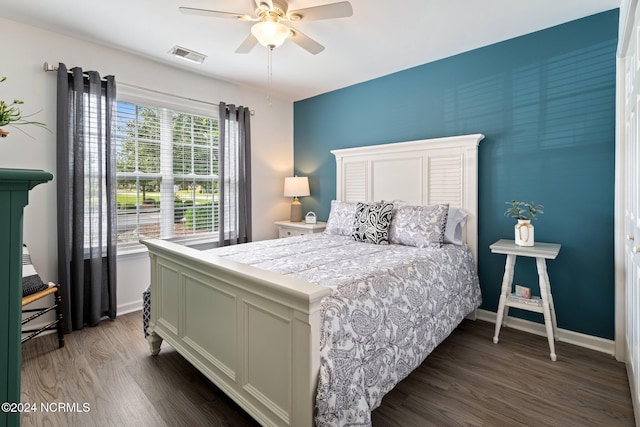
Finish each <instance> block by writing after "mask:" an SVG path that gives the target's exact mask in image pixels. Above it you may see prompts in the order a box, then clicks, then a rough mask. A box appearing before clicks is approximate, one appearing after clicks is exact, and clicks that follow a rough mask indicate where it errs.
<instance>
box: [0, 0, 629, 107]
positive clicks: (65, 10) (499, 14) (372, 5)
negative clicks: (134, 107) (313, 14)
mask: <svg viewBox="0 0 640 427" xmlns="http://www.w3.org/2000/svg"><path fill="white" fill-rule="evenodd" d="M336 1H338V0H327V1H325V0H289V10H295V9H301V8H305V7H311V6H318V5H322V4H326V3H333V2H336ZM350 2H351V4H352V6H353V16H352V17H350V18H340V19H333V20H323V21H311V22H300V23H298V24H292V25H291V26H292V27H295V28H297V29H299V30H300V31H302V32H303V33H305V34H306V35H307V36H309V37H311V38H313V39H314V40H316V41H318V42H319V43H321V44H323V45H324V46H325V48H326V49H325V50H324V51H323V52H321V53H320V54H318V55H311V54H310V53H308V52H307V51H305V50H303V49H302V48H300V47H299V46H297V45H296V44H294V43H292V42H291V41H286V42H285V44H284V45H282V46H281V47H279V48H277V49H275V50H274V52H273V74H272V78H273V83H272V85H273V86H272V93H273V94H274V95H276V96H278V97H281V98H284V99H287V100H290V101H297V100H301V99H305V98H308V97H311V96H314V95H318V94H321V93H324V92H328V91H331V90H335V89H339V88H342V87H346V86H349V85H352V84H355V83H359V82H363V81H366V80H370V79H372V78H376V77H380V76H383V75H386V74H390V73H393V72H396V71H400V70H404V69H407V68H411V67H414V66H416V65H420V64H424V63H427V62H431V61H434V60H437V59H441V58H445V57H448V56H451V55H455V54H458V53H461V52H465V51H468V50H471V49H475V48H478V47H482V46H486V45H489V44H492V43H495V42H498V41H502V40H506V39H510V38H513V37H517V36H520V35H523V34H527V33H531V32H534V31H537V30H541V29H544V28H548V27H551V26H554V25H558V24H561V23H564V22H568V21H571V20H574V19H578V18H582V17H585V16H589V15H593V14H595V13H598V12H602V11H605V10H610V9H613V8H617V7H619V6H620V0H516V1H514V0H399V1H394V2H391V1H382V0H350ZM178 6H188V7H196V8H203V9H215V10H221V11H230V12H239V13H246V14H253V10H254V9H255V4H254V2H253V0H160V1H158V0H100V1H98V0H55V1H52V0H28V1H25V0H0V16H2V17H4V18H7V19H12V20H15V21H19V22H23V23H25V24H30V25H33V26H37V27H41V28H44V29H48V30H51V31H55V32H59V33H63V34H66V35H70V36H73V37H75V38H80V39H84V40H88V41H92V42H96V43H99V44H103V45H106V46H110V47H114V48H118V49H122V50H125V51H128V52H131V53H135V54H138V55H141V56H144V57H147V58H152V59H154V60H157V61H158V62H162V63H165V64H172V65H175V66H177V67H180V68H186V69H189V70H192V71H194V72H197V73H202V74H206V75H210V76H212V77H215V78H218V79H222V80H227V81H234V82H237V83H240V84H243V85H247V86H251V87H255V88H258V89H260V90H266V87H267V74H268V73H267V49H266V48H264V47H262V46H260V45H258V46H256V47H255V48H254V49H253V50H252V51H251V52H250V53H249V54H244V55H243V54H237V53H235V50H236V48H237V47H238V46H239V45H240V43H242V41H243V40H244V39H245V38H246V37H247V35H248V34H249V31H250V28H251V25H252V23H251V22H241V21H237V20H234V19H221V18H209V17H201V16H190V15H185V14H182V13H180V12H179V11H178ZM174 45H179V46H182V47H186V48H188V49H192V50H195V51H197V52H200V53H203V54H205V55H207V56H208V58H207V59H206V60H205V62H204V64H202V65H196V64H191V63H187V62H185V61H183V60H181V59H177V58H174V57H172V56H171V55H169V54H168V53H167V52H168V51H169V50H170V49H171V48H172V47H173V46H174ZM52 59H53V60H55V58H52Z"/></svg>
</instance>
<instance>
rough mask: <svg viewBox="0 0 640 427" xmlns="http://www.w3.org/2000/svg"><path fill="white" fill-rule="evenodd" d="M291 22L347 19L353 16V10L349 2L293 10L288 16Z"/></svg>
mask: <svg viewBox="0 0 640 427" xmlns="http://www.w3.org/2000/svg"><path fill="white" fill-rule="evenodd" d="M287 16H288V18H289V20H291V21H301V20H303V19H304V20H305V21H318V20H320V19H333V18H347V17H349V16H353V8H352V7H351V3H349V2H348V1H341V2H339V3H331V4H325V5H322V6H314V7H307V8H304V9H298V10H292V11H290V12H289V13H288V14H287Z"/></svg>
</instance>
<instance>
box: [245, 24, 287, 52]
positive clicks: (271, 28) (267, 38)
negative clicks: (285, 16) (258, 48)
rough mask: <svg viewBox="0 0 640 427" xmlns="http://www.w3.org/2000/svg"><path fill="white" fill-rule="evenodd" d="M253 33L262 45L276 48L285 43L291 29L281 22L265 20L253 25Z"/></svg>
mask: <svg viewBox="0 0 640 427" xmlns="http://www.w3.org/2000/svg"><path fill="white" fill-rule="evenodd" d="M251 34H253V36H254V37H255V38H256V39H258V42H259V43H260V44H261V45H262V46H264V47H273V48H276V47H278V46H280V45H281V44H282V43H284V41H285V40H286V39H287V37H289V35H290V34H291V31H290V30H289V28H288V27H287V26H285V25H282V24H281V23H279V22H274V21H264V22H258V23H257V24H255V25H254V26H253V27H251Z"/></svg>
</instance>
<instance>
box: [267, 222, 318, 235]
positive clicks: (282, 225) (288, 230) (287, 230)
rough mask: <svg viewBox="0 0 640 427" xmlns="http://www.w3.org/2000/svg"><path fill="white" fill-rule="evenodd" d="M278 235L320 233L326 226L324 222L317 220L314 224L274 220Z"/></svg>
mask: <svg viewBox="0 0 640 427" xmlns="http://www.w3.org/2000/svg"><path fill="white" fill-rule="evenodd" d="M276 225H277V226H278V237H279V238H283V237H291V236H303V235H305V234H313V233H322V232H323V231H324V229H325V227H326V226H327V223H326V222H320V221H318V222H317V223H316V224H307V223H305V222H304V221H303V222H291V221H276Z"/></svg>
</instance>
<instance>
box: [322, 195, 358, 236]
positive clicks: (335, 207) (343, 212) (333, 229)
mask: <svg viewBox="0 0 640 427" xmlns="http://www.w3.org/2000/svg"><path fill="white" fill-rule="evenodd" d="M357 206H358V203H357V202H342V201H340V200H332V201H331V211H330V212H329V219H328V220H327V226H326V228H325V229H324V232H325V233H327V234H335V235H338V236H351V233H352V231H353V219H354V216H355V214H356V207H357Z"/></svg>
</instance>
